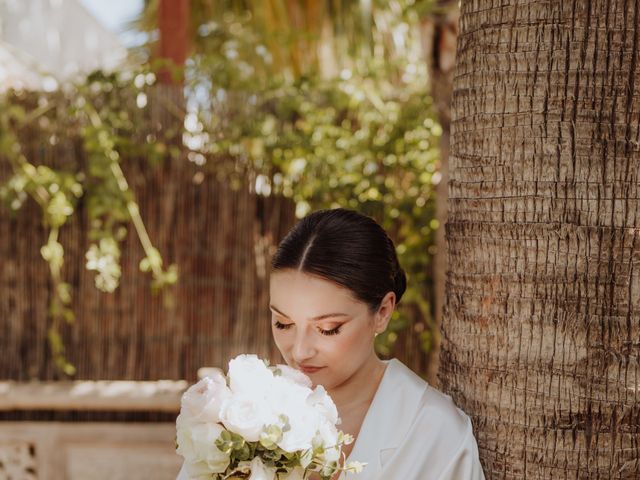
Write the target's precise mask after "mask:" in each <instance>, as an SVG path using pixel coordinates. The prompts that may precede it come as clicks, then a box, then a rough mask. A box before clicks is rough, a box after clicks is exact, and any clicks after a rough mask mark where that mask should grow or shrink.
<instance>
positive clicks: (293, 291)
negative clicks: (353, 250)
mask: <svg viewBox="0 0 640 480" xmlns="http://www.w3.org/2000/svg"><path fill="white" fill-rule="evenodd" d="M270 292H271V303H272V304H275V306H276V307H277V308H280V307H283V308H284V305H285V304H287V305H292V306H294V305H299V306H300V307H302V308H304V310H309V309H322V310H326V309H327V308H328V307H335V306H336V305H343V306H345V307H347V306H348V307H350V308H352V309H353V308H357V307H358V306H359V305H358V304H359V303H362V302H359V301H358V300H357V299H356V298H355V297H354V295H353V293H352V292H351V290H349V289H348V288H345V287H343V286H342V285H338V284H337V283H335V282H332V281H330V280H327V279H324V278H322V277H319V276H317V275H312V274H309V273H306V272H301V271H298V270H283V271H277V272H274V273H272V274H271V281H270ZM323 313H326V312H319V313H318V315H320V314H323Z"/></svg>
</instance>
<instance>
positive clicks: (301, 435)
mask: <svg viewBox="0 0 640 480" xmlns="http://www.w3.org/2000/svg"><path fill="white" fill-rule="evenodd" d="M311 392H312V391H311V389H310V388H307V387H304V386H302V385H300V384H298V383H295V382H293V381H292V380H290V379H289V378H286V377H283V376H276V377H274V379H273V381H272V385H271V389H270V390H269V391H268V392H267V399H266V404H267V405H268V406H269V407H270V408H271V409H272V413H273V417H274V419H276V421H278V420H279V419H280V416H281V415H285V416H286V417H287V418H288V420H289V430H288V431H286V432H284V434H283V437H282V439H281V440H280V441H279V442H277V444H278V446H279V447H280V448H282V449H283V450H285V451H287V452H295V451H298V450H304V449H307V448H310V447H311V440H312V439H313V437H314V436H315V433H316V430H317V428H318V425H319V421H320V414H319V413H318V412H317V411H316V410H315V409H314V408H312V407H311V406H310V405H309V404H308V403H307V398H308V397H309V395H310V394H311Z"/></svg>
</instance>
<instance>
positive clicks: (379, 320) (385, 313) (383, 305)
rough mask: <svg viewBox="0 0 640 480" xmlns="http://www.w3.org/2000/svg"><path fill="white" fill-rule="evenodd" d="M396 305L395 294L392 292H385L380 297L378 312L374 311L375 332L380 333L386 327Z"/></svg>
mask: <svg viewBox="0 0 640 480" xmlns="http://www.w3.org/2000/svg"><path fill="white" fill-rule="evenodd" d="M395 307H396V294H395V293H394V292H387V294H386V295H385V296H384V297H383V298H382V301H381V302H380V306H379V307H378V312H377V313H376V319H375V322H376V325H375V329H376V333H382V332H384V331H385V330H386V329H387V325H389V320H391V314H392V313H393V310H394V309H395Z"/></svg>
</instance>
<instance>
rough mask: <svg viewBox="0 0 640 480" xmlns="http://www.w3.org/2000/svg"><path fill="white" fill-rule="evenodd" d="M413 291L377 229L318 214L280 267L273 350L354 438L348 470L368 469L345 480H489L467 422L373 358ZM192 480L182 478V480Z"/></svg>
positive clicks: (275, 270) (293, 240)
mask: <svg viewBox="0 0 640 480" xmlns="http://www.w3.org/2000/svg"><path fill="white" fill-rule="evenodd" d="M405 287H406V277H405V273H404V271H403V270H402V268H401V267H400V265H399V264H398V259H397V256H396V253H395V247H394V245H393V242H392V241H391V240H390V239H389V237H388V236H387V234H386V233H385V231H384V230H383V229H382V227H380V225H378V224H377V223H376V222H375V221H374V220H373V219H371V218H369V217H366V216H364V215H361V214H359V213H357V212H354V211H351V210H345V209H333V210H319V211H316V212H313V213H311V214H310V215H308V216H306V217H305V218H304V219H302V220H301V221H300V222H298V224H297V225H296V226H295V227H294V228H293V229H292V230H291V231H290V232H289V233H288V234H287V236H286V237H285V238H284V240H282V242H281V243H280V245H279V246H278V250H277V252H276V254H275V256H274V258H273V261H272V272H271V281H270V309H271V312H272V331H273V338H274V340H275V343H276V345H277V347H278V349H279V350H280V352H281V353H282V356H283V357H284V359H285V361H286V362H287V363H288V364H289V365H290V366H292V367H295V368H297V369H299V370H301V371H303V372H304V373H306V374H307V375H308V376H309V377H310V378H311V380H312V381H313V383H314V384H316V385H318V384H321V385H323V386H324V387H325V389H326V390H327V391H328V392H329V394H330V395H331V397H332V399H333V401H334V402H335V404H336V406H337V408H338V412H339V414H340V418H341V419H342V423H341V424H340V425H339V428H340V429H341V430H342V431H344V432H345V433H349V434H351V435H353V437H354V438H355V442H354V443H352V444H351V445H348V446H346V447H345V448H344V449H343V451H344V452H345V454H346V455H347V456H348V458H347V461H346V463H348V462H349V461H359V462H363V463H366V464H367V465H366V466H365V468H364V470H363V472H362V473H360V474H359V475H354V474H345V473H343V474H342V475H340V476H339V477H338V479H339V480H356V479H360V480H423V479H424V480H427V479H429V480H431V479H433V480H467V479H468V480H480V479H484V474H483V472H482V467H481V465H480V461H479V458H478V448H477V445H476V440H475V438H474V435H473V428H472V424H471V421H470V419H469V417H468V416H467V415H466V414H465V413H463V412H462V411H461V410H460V409H458V408H457V407H456V406H455V405H454V404H453V402H452V401H451V398H450V397H449V396H448V395H444V394H442V393H440V392H438V391H437V390H435V389H434V388H432V387H431V386H429V385H428V384H427V383H426V382H425V381H424V380H422V379H421V378H420V377H419V376H418V375H416V374H415V373H413V372H412V371H411V370H410V369H409V368H408V367H406V366H405V365H404V364H403V363H401V362H400V361H398V360H397V359H392V360H388V361H383V360H380V359H379V358H378V357H377V355H376V353H375V350H374V338H375V336H376V335H378V334H379V333H381V332H383V331H384V330H385V329H386V327H387V324H388V323H389V319H390V317H391V314H392V313H393V311H394V308H395V306H396V304H397V303H398V302H399V301H400V298H401V297H402V294H403V293H404V290H405ZM187 478H188V477H187V475H186V473H185V472H184V468H183V470H181V471H180V474H179V475H178V480H186V479H187ZM312 478H313V477H312Z"/></svg>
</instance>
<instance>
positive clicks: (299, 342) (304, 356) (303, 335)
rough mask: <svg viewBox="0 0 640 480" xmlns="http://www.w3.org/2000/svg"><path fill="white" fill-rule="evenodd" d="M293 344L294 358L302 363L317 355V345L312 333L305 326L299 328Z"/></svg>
mask: <svg viewBox="0 0 640 480" xmlns="http://www.w3.org/2000/svg"><path fill="white" fill-rule="evenodd" d="M297 330H298V331H297V332H296V338H295V340H294V344H293V350H292V355H293V360H294V361H295V362H296V364H298V365H300V364H302V363H305V362H306V361H307V360H310V359H311V358H313V357H314V356H315V354H316V353H317V352H316V347H315V345H314V342H313V337H312V335H311V334H310V333H309V332H307V331H306V330H305V329H303V328H299V329H297Z"/></svg>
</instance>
